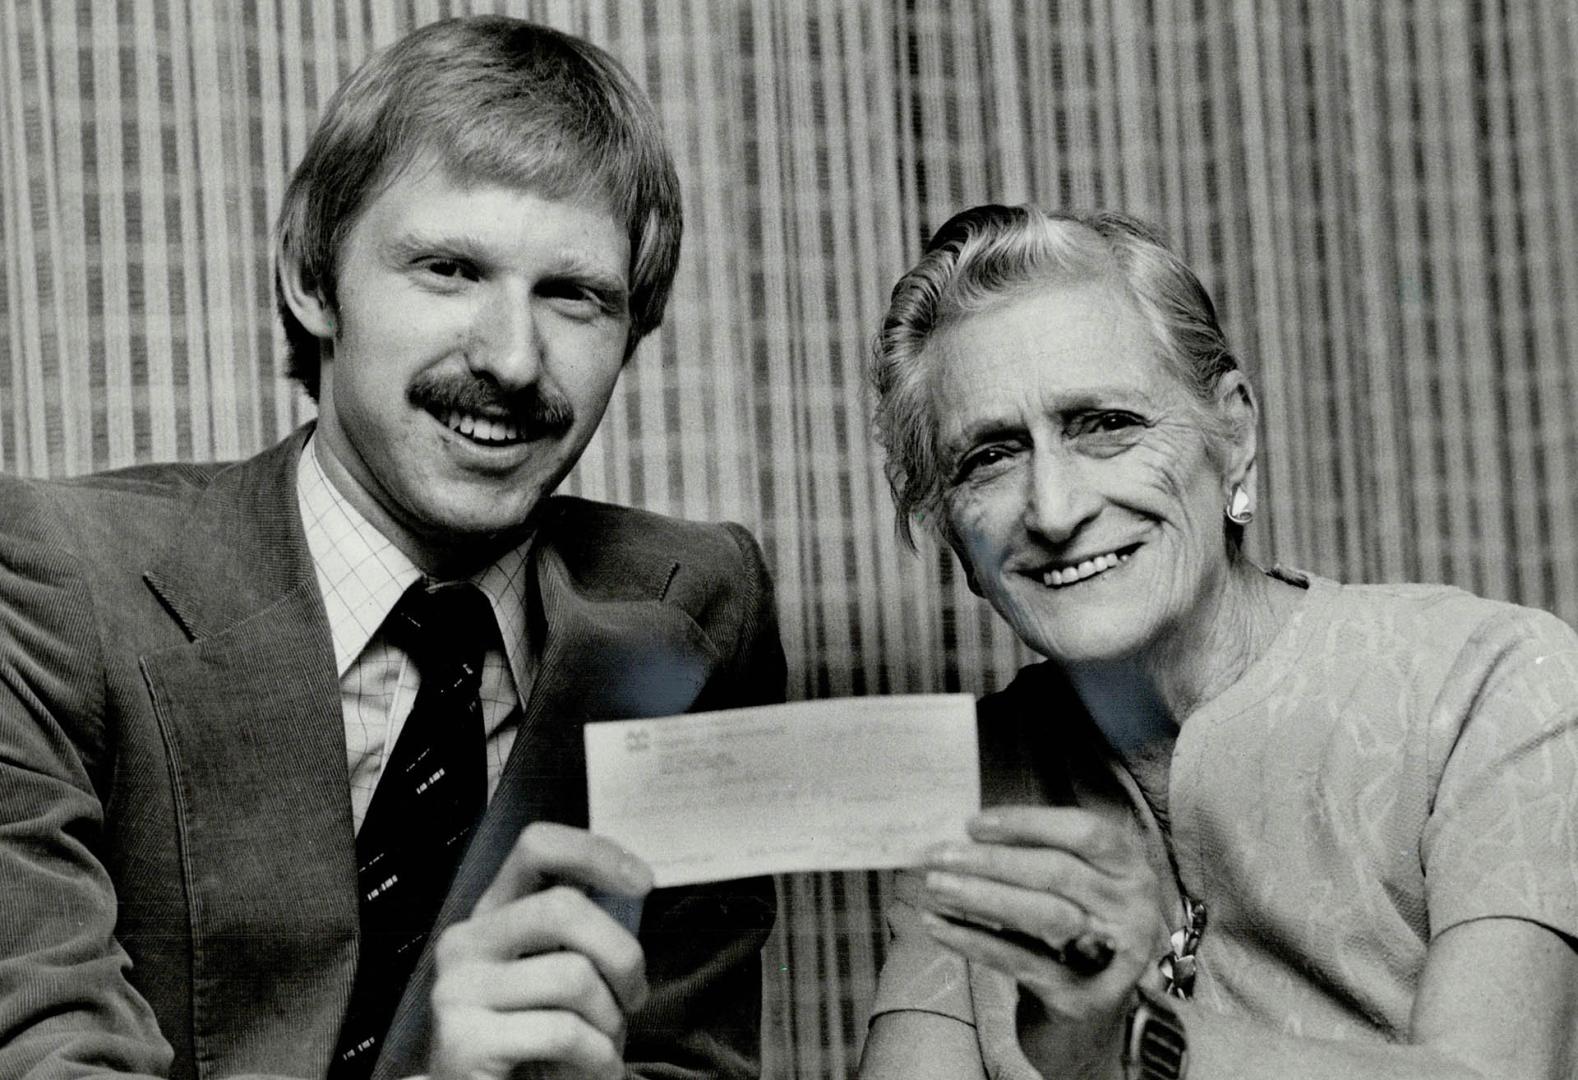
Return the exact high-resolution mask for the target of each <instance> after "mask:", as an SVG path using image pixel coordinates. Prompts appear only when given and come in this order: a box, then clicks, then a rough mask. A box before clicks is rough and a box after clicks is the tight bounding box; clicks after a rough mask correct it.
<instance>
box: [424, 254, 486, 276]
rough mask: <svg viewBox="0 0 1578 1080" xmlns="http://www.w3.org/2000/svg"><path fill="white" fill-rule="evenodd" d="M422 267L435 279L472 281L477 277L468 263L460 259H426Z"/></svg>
mask: <svg viewBox="0 0 1578 1080" xmlns="http://www.w3.org/2000/svg"><path fill="white" fill-rule="evenodd" d="M421 265H422V269H423V270H426V271H427V272H428V273H429V274H432V275H433V276H434V277H441V278H455V279H460V278H465V279H467V280H472V279H475V278H476V276H477V275H476V272H475V271H474V270H472V268H471V267H470V266H469V265H468V264H467V263H464V262H462V261H461V260H459V259H426V260H424V261H423V262H422V264H421Z"/></svg>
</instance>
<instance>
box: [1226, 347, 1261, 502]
mask: <svg viewBox="0 0 1578 1080" xmlns="http://www.w3.org/2000/svg"><path fill="white" fill-rule="evenodd" d="M1216 407H1217V413H1218V415H1219V416H1221V417H1223V418H1224V419H1225V420H1226V421H1227V424H1226V428H1227V435H1228V442H1227V447H1226V451H1227V452H1226V453H1225V454H1224V455H1223V458H1222V485H1223V497H1224V499H1227V498H1231V497H1232V493H1233V489H1234V488H1237V487H1240V486H1242V487H1243V488H1244V490H1245V491H1248V492H1250V493H1251V495H1253V492H1254V490H1255V465H1256V456H1257V449H1258V446H1257V442H1256V440H1257V439H1258V437H1259V430H1260V405H1259V403H1258V402H1257V401H1256V400H1255V392H1254V389H1253V388H1252V387H1251V386H1250V385H1249V379H1248V378H1247V377H1245V375H1244V373H1243V372H1242V371H1239V370H1237V369H1236V368H1235V369H1234V370H1232V371H1229V372H1227V374H1225V375H1223V376H1222V377H1221V378H1220V379H1218V380H1217V384H1216Z"/></svg>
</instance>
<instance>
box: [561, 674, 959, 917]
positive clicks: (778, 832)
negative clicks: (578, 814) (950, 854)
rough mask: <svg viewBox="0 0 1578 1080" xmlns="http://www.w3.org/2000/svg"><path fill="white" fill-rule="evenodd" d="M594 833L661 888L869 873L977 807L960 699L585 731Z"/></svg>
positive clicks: (945, 831) (908, 699)
mask: <svg viewBox="0 0 1578 1080" xmlns="http://www.w3.org/2000/svg"><path fill="white" fill-rule="evenodd" d="M585 730H586V750H587V789H588V801H589V808H590V811H591V827H592V830H593V831H594V832H598V833H601V834H603V835H605V836H608V837H610V838H612V839H614V840H617V841H618V842H619V843H621V844H623V845H624V846H625V847H627V848H629V849H630V850H631V851H633V852H635V853H636V854H637V855H640V856H641V857H642V858H644V859H646V861H647V862H648V863H650V864H651V865H652V868H653V872H654V874H655V875H656V878H657V883H658V884H659V885H660V886H667V885H679V884H689V883H693V882H699V881H713V880H720V879H724V878H731V877H743V876H748V875H752V874H766V873H790V872H795V871H802V870H843V869H856V868H868V869H880V868H886V867H893V866H904V865H908V864H910V863H913V862H915V861H916V859H917V857H918V856H919V854H920V852H921V851H922V850H923V849H924V848H926V847H928V846H930V845H931V844H935V843H938V842H941V841H946V840H956V839H961V838H962V837H963V836H964V822H965V820H966V819H967V818H968V817H969V816H970V815H971V814H973V813H974V812H975V811H976V810H978V809H979V808H980V775H979V766H978V764H977V760H976V741H975V708H974V703H973V701H972V700H971V699H970V697H969V696H968V695H964V694H933V695H906V696H896V697H869V698H842V699H835V700H830V701H813V702H793V703H790V704H787V705H772V706H763V707H759V708H752V709H731V710H727V711H724V712H714V713H692V714H687V715H685V716H674V717H663V718H659V719H652V720H621V721H611V722H607V723H600V724H588V725H587V727H586V729H585Z"/></svg>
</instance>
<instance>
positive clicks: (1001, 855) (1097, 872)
mask: <svg viewBox="0 0 1578 1080" xmlns="http://www.w3.org/2000/svg"><path fill="white" fill-rule="evenodd" d="M921 865H922V866H923V867H925V868H926V869H928V870H938V871H947V872H949V873H955V874H969V875H972V876H974V877H980V878H988V879H990V880H992V881H1000V882H1002V883H1003V884H1005V885H1017V886H1019V887H1020V888H1024V889H1030V890H1033V891H1036V892H1050V893H1058V894H1061V895H1063V896H1066V897H1068V898H1069V899H1070V900H1072V901H1073V902H1075V903H1077V904H1079V905H1080V906H1082V907H1085V908H1087V909H1089V908H1096V907H1106V906H1109V905H1111V904H1114V903H1117V902H1119V901H1120V900H1121V899H1122V898H1123V896H1124V895H1125V894H1126V893H1127V892H1128V891H1129V888H1130V885H1131V883H1132V882H1133V881H1137V880H1149V879H1150V878H1152V877H1154V873H1153V871H1152V870H1151V868H1150V865H1149V863H1147V862H1146V861H1145V860H1144V859H1143V858H1138V857H1136V858H1133V859H1130V860H1128V861H1126V862H1124V863H1123V864H1122V865H1121V866H1118V865H1117V864H1116V863H1114V864H1113V865H1111V866H1109V867H1105V868H1102V867H1097V866H1094V865H1092V864H1091V863H1090V862H1088V861H1087V860H1086V859H1084V858H1082V857H1081V856H1079V855H1077V854H1075V853H1073V852H1070V851H1065V850H1062V849H1058V848H1043V847H1011V846H1007V845H1004V844H950V845H948V846H946V847H940V848H934V849H933V850H931V851H929V852H927V853H926V856H925V858H924V860H923V861H922V864H921Z"/></svg>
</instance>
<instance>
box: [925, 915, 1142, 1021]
mask: <svg viewBox="0 0 1578 1080" xmlns="http://www.w3.org/2000/svg"><path fill="white" fill-rule="evenodd" d="M921 922H922V925H923V926H925V928H926V931H927V932H928V933H929V934H931V935H932V937H934V938H935V939H936V940H937V941H938V943H939V944H941V945H943V946H945V947H947V948H950V949H952V950H954V951H955V952H957V953H960V954H961V955H963V956H965V957H968V958H969V959H970V960H972V961H974V962H976V963H980V964H984V965H985V966H987V967H990V968H993V969H995V970H997V971H1000V972H1002V973H1003V974H1004V975H1007V976H1008V977H1010V978H1012V979H1013V980H1014V981H1015V982H1017V983H1019V984H1020V985H1021V986H1024V987H1025V988H1026V989H1028V990H1029V991H1030V992H1031V993H1033V994H1034V995H1035V996H1036V997H1037V998H1038V999H1040V1000H1041V1002H1042V1003H1043V1005H1044V1006H1045V1007H1046V1008H1048V1009H1049V1010H1051V1011H1052V1012H1055V1013H1058V1014H1061V1015H1063V1016H1069V1017H1074V1018H1083V1017H1087V1016H1095V1015H1104V1014H1106V1013H1108V1012H1110V1011H1111V1010H1112V1008H1113V1007H1114V1004H1115V1003H1116V1002H1119V1001H1121V1000H1123V999H1126V998H1127V996H1128V994H1129V992H1130V990H1131V989H1132V988H1133V986H1134V984H1135V983H1136V982H1138V981H1139V978H1140V975H1141V974H1142V973H1143V972H1144V963H1143V962H1136V960H1135V958H1134V957H1132V956H1124V955H1123V954H1121V953H1119V954H1115V956H1114V959H1113V961H1112V963H1111V964H1110V965H1109V966H1108V967H1106V968H1105V969H1103V970H1101V971H1099V972H1097V973H1095V974H1092V975H1082V974H1079V973H1077V972H1075V971H1072V970H1070V969H1069V968H1068V967H1067V966H1065V965H1064V964H1062V963H1060V962H1059V961H1058V960H1057V959H1056V958H1055V957H1054V956H1053V955H1052V953H1051V952H1050V951H1048V950H1045V949H1042V948H1040V947H1039V946H1038V945H1037V944H1036V943H1034V942H1032V941H1030V940H1029V939H1022V938H1016V937H1012V936H1004V935H1002V934H998V933H994V932H992V931H990V930H986V929H983V928H978V927H975V926H971V925H968V924H962V923H958V922H954V921H950V920H948V919H946V918H944V917H942V916H940V915H937V914H935V913H932V912H923V913H922V914H921Z"/></svg>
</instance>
